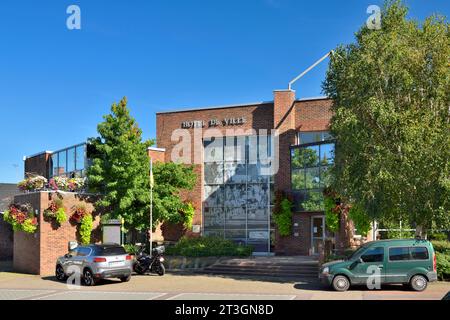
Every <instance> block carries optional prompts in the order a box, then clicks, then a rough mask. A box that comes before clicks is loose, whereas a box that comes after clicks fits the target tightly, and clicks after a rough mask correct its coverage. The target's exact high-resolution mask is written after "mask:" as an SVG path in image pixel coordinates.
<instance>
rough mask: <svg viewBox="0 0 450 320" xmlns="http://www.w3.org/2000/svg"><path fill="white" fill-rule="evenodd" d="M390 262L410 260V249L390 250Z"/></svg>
mask: <svg viewBox="0 0 450 320" xmlns="http://www.w3.org/2000/svg"><path fill="white" fill-rule="evenodd" d="M389 260H391V261H403V260H410V259H409V248H408V247H401V248H400V247H399V248H389Z"/></svg>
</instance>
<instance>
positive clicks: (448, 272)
mask: <svg viewBox="0 0 450 320" xmlns="http://www.w3.org/2000/svg"><path fill="white" fill-rule="evenodd" d="M436 269H437V274H438V278H439V279H440V280H449V279H450V254H445V253H439V252H436Z"/></svg>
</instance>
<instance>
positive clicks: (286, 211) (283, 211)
mask: <svg viewBox="0 0 450 320" xmlns="http://www.w3.org/2000/svg"><path fill="white" fill-rule="evenodd" d="M277 201H279V205H276V206H275V208H274V212H273V221H274V222H275V224H276V225H277V228H278V231H279V233H280V235H281V236H283V237H286V236H289V235H290V234H291V232H292V202H291V201H290V200H289V199H287V198H282V199H277Z"/></svg>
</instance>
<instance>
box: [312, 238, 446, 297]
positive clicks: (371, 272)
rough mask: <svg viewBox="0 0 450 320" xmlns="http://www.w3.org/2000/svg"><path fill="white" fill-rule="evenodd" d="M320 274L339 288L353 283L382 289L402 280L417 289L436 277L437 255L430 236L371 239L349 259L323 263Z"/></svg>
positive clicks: (335, 287) (321, 277)
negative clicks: (429, 238)
mask: <svg viewBox="0 0 450 320" xmlns="http://www.w3.org/2000/svg"><path fill="white" fill-rule="evenodd" d="M319 278H320V279H321V280H322V282H323V283H326V284H327V285H331V286H332V287H333V289H334V290H336V291H346V290H348V288H350V286H351V285H364V284H366V285H367V286H368V287H369V288H371V289H374V288H377V289H379V288H380V287H379V285H381V284H387V283H402V284H405V285H409V286H410V287H411V288H412V289H413V290H415V291H423V290H425V289H426V287H427V284H428V282H430V281H436V280H437V273H436V256H435V254H434V249H433V245H432V244H431V242H429V241H427V240H418V239H402V240H380V241H372V242H368V243H366V244H364V245H362V246H361V247H359V248H358V249H357V250H356V251H355V252H354V253H353V254H352V255H351V256H350V257H348V258H347V259H346V260H339V261H332V262H328V263H325V264H323V265H322V267H321V268H320V272H319Z"/></svg>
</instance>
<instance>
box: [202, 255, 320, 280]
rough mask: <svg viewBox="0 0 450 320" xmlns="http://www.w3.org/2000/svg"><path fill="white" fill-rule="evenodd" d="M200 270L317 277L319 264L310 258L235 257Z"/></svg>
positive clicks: (268, 275) (214, 272)
mask: <svg viewBox="0 0 450 320" xmlns="http://www.w3.org/2000/svg"><path fill="white" fill-rule="evenodd" d="M200 272H201V273H205V274H217V275H220V274H222V275H239V276H264V277H278V278H280V277H283V278H284V277H288V278H290V277H295V278H317V275H318V272H319V264H318V262H317V261H315V260H310V259H285V258H281V259H276V258H273V259H270V258H269V259H267V258H266V259H260V258H256V259H254V258H249V259H241V258H233V259H226V260H222V261H218V262H217V263H215V264H213V265H211V266H209V267H207V268H204V269H203V270H202V271H200Z"/></svg>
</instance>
